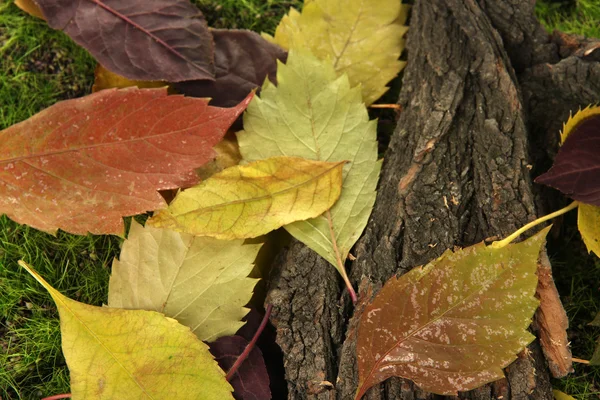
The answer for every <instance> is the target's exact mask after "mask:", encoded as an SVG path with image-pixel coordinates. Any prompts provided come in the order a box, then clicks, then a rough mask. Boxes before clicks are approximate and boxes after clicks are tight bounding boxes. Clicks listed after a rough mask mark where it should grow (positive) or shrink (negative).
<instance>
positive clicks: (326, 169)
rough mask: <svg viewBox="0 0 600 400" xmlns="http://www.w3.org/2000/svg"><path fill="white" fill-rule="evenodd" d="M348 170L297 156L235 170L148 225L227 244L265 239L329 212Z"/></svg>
mask: <svg viewBox="0 0 600 400" xmlns="http://www.w3.org/2000/svg"><path fill="white" fill-rule="evenodd" d="M343 166H344V162H343V161H342V162H335V163H328V162H319V161H310V160H304V159H301V158H297V157H274V158H270V159H267V160H260V161H256V162H253V163H251V164H248V165H245V166H234V167H231V168H228V169H226V170H224V171H223V172H220V173H218V174H216V175H214V176H212V177H211V178H209V179H207V180H206V181H204V182H202V183H200V184H199V185H197V186H195V187H193V188H190V189H187V190H185V191H183V192H181V193H179V194H178V195H177V196H176V197H175V199H174V200H173V202H172V203H171V204H170V205H169V208H167V209H164V210H159V211H158V212H156V213H155V215H154V217H152V218H151V219H150V220H149V221H148V223H149V224H150V225H153V226H156V227H162V228H169V229H175V230H178V231H182V232H186V233H191V234H193V235H200V236H211V237H215V238H218V239H224V240H230V239H239V238H253V237H257V236H260V235H264V234H266V233H268V232H270V231H272V230H274V229H277V228H279V227H281V226H283V225H286V224H289V223H291V222H294V221H299V220H304V219H308V218H313V217H315V216H317V215H319V214H322V213H323V212H325V211H326V210H328V209H329V208H330V207H331V206H332V205H333V204H334V203H335V202H336V200H337V199H338V198H339V196H340V192H341V189H342V167H343Z"/></svg>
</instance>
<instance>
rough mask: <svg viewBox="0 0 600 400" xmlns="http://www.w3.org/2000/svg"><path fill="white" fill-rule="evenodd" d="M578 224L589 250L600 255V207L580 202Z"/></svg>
mask: <svg viewBox="0 0 600 400" xmlns="http://www.w3.org/2000/svg"><path fill="white" fill-rule="evenodd" d="M578 208H579V210H578V214H577V226H578V228H579V232H580V233H581V237H582V238H583V242H584V243H585V246H586V247H587V249H588V252H590V253H591V252H594V253H595V254H596V255H597V256H598V257H600V207H596V206H590V205H588V204H583V203H580V204H579V207H578Z"/></svg>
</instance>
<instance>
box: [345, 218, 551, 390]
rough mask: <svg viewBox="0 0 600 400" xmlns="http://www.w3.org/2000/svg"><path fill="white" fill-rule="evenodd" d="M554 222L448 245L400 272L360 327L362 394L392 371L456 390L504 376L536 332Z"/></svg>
mask: <svg viewBox="0 0 600 400" xmlns="http://www.w3.org/2000/svg"><path fill="white" fill-rule="evenodd" d="M548 230H549V228H546V229H544V230H543V231H542V232H540V233H538V234H536V235H535V236H533V237H532V238H530V239H528V240H526V241H524V242H521V243H517V244H511V245H508V246H506V247H503V248H500V249H495V248H492V247H491V246H486V245H485V244H484V243H479V244H476V245H474V246H471V247H467V248H465V249H462V250H458V251H456V252H452V251H450V250H447V251H446V252H445V253H444V254H443V255H442V256H441V257H440V258H438V259H437V260H434V261H432V262H431V263H429V264H427V265H425V266H423V267H418V268H415V269H413V270H411V271H410V272H409V273H407V274H405V275H403V276H401V277H392V278H391V279H390V280H389V281H388V282H387V283H386V284H385V286H384V287H383V289H382V290H381V291H380V292H379V294H378V295H377V296H376V297H375V299H374V300H373V301H372V302H371V303H370V304H369V305H367V306H366V307H365V309H364V311H363V313H362V316H361V320H360V325H359V328H358V342H357V358H358V370H359V385H358V386H359V388H358V391H357V394H356V399H360V398H361V397H362V396H363V395H364V394H365V393H366V391H367V389H369V388H370V387H371V386H373V385H375V384H377V383H380V382H382V381H383V380H385V379H387V378H390V377H392V376H400V377H404V378H409V379H412V380H413V381H415V383H416V384H417V385H419V386H420V387H421V388H423V389H424V390H426V391H429V392H433V393H437V394H443V395H456V394H457V392H458V391H465V390H471V389H474V388H476V387H478V386H481V385H483V384H485V383H488V382H491V381H494V380H497V379H501V378H503V377H504V372H503V371H502V369H503V368H504V367H506V366H507V365H509V364H510V363H511V362H512V361H514V360H515V359H516V358H517V354H518V353H519V352H520V351H521V350H522V349H523V348H524V347H525V346H526V345H527V344H529V343H530V342H531V341H532V340H533V339H534V336H533V335H532V334H531V333H530V332H529V331H528V330H527V327H528V326H529V324H530V323H531V318H532V317H533V314H534V312H535V310H536V308H537V306H538V300H537V299H536V298H535V297H534V295H535V292H536V287H537V283H538V282H537V275H536V270H537V263H538V256H539V254H540V250H541V248H542V246H543V245H544V243H545V238H546V234H547V233H548Z"/></svg>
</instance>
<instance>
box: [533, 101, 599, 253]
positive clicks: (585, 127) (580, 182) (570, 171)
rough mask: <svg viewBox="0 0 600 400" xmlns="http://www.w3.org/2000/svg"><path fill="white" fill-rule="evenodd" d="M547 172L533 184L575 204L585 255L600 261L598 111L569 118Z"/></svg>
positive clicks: (583, 112)
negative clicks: (576, 204)
mask: <svg viewBox="0 0 600 400" xmlns="http://www.w3.org/2000/svg"><path fill="white" fill-rule="evenodd" d="M561 143H562V146H561V148H560V150H559V152H558V154H557V156H556V159H555V160H554V164H553V166H552V168H550V170H549V171H548V172H546V173H544V174H542V175H540V176H538V177H537V179H536V180H535V181H536V182H537V183H542V184H544V185H548V186H552V187H554V188H556V189H558V190H560V191H561V192H563V193H564V194H565V195H567V196H569V197H571V198H573V199H575V200H578V201H579V207H578V209H579V210H578V227H579V232H580V233H581V236H582V238H583V241H584V242H585V245H586V247H587V249H588V252H594V253H595V254H596V255H597V256H599V257H600V179H598V177H599V176H600V107H587V108H586V109H584V110H580V111H579V112H578V113H576V114H575V115H574V116H572V117H571V118H569V120H568V121H567V123H566V124H565V126H564V128H563V131H562V132H561Z"/></svg>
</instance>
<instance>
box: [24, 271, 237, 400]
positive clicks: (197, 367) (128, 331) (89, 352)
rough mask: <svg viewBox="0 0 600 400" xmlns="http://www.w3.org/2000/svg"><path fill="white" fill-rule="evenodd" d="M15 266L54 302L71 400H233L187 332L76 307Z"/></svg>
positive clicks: (150, 319) (148, 317)
mask: <svg viewBox="0 0 600 400" xmlns="http://www.w3.org/2000/svg"><path fill="white" fill-rule="evenodd" d="M19 264H20V265H21V266H22V267H23V268H25V269H26V270H27V271H28V272H29V273H30V274H31V275H32V276H33V277H34V278H35V279H36V280H37V281H38V282H39V283H41V284H42V286H44V288H46V290H48V292H49V293H50V295H51V296H52V298H53V299H54V302H55V303H56V306H57V308H58V313H59V315H60V326H61V335H62V347H63V353H64V355H65V359H66V361H67V366H68V367H69V372H70V375H71V394H72V398H73V399H86V400H94V399H109V398H110V399H142V398H144V399H146V398H153V399H171V398H173V399H174V398H176V399H182V400H184V399H190V400H191V399H198V398H202V399H206V400H211V399H214V400H223V399H233V396H232V395H231V391H232V388H231V386H230V385H229V384H228V383H227V381H226V380H225V374H224V373H223V371H222V370H221V369H220V368H219V367H218V365H217V363H216V362H215V361H214V359H213V357H212V355H211V354H210V352H209V350H208V346H207V345H206V344H204V343H202V342H201V341H200V340H199V339H198V338H197V337H196V336H195V335H194V334H193V333H192V332H191V331H190V329H189V328H188V327H185V326H183V325H180V324H179V323H177V321H175V320H174V319H171V318H165V317H164V316H163V315H162V314H159V313H157V312H153V311H141V310H135V311H133V310H122V309H118V308H111V307H94V306H90V305H87V304H83V303H79V302H77V301H75V300H71V299H69V298H67V297H65V296H63V295H62V294H60V293H59V292H58V291H57V290H56V289H54V288H53V287H52V286H50V285H49V284H48V283H47V282H46V281H45V280H44V279H43V278H42V277H41V276H40V275H38V274H37V273H36V272H35V271H34V270H33V269H32V268H31V267H30V266H28V265H27V264H25V263H24V262H23V261H19Z"/></svg>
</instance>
